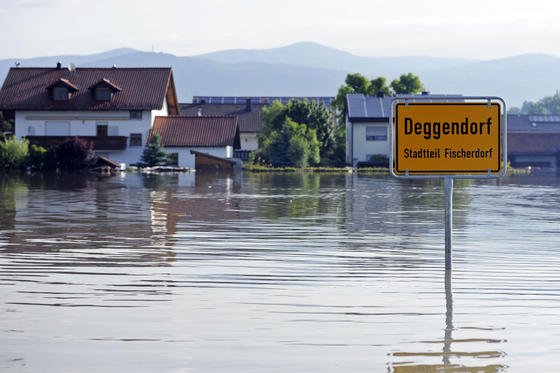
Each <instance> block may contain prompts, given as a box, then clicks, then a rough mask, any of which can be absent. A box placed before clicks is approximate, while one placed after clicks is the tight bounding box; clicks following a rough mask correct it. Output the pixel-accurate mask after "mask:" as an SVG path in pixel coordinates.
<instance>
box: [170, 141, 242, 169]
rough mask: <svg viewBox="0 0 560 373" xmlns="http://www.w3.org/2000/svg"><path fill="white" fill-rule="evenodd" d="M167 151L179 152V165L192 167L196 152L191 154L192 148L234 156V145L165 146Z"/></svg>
mask: <svg viewBox="0 0 560 373" xmlns="http://www.w3.org/2000/svg"><path fill="white" fill-rule="evenodd" d="M164 150H165V152H167V153H169V154H171V153H177V154H178V155H179V164H178V166H179V167H190V168H195V164H194V163H195V162H194V158H195V156H194V154H191V150H195V151H198V152H201V153H206V154H210V155H213V156H215V157H220V158H232V157H233V147H231V146H223V147H213V148H202V147H193V148H165V149H164Z"/></svg>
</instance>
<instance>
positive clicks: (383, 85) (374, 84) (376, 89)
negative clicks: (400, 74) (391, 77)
mask: <svg viewBox="0 0 560 373" xmlns="http://www.w3.org/2000/svg"><path fill="white" fill-rule="evenodd" d="M378 93H383V94H384V95H387V96H390V95H391V94H393V92H392V90H391V87H389V86H388V85H387V79H385V78H384V77H382V76H380V77H378V78H375V79H372V80H371V82H370V87H369V90H368V94H370V95H376V94H378Z"/></svg>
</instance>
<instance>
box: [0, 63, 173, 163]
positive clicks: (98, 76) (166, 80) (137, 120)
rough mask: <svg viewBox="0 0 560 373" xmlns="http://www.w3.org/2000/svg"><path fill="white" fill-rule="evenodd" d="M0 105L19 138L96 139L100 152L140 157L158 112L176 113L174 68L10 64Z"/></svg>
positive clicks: (125, 159)
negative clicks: (25, 65)
mask: <svg viewBox="0 0 560 373" xmlns="http://www.w3.org/2000/svg"><path fill="white" fill-rule="evenodd" d="M0 110H3V111H4V113H8V115H9V116H10V115H11V116H12V117H13V118H14V120H15V136H16V138H27V139H28V140H29V142H30V143H31V144H37V145H41V146H44V147H49V146H52V145H56V144H58V143H60V142H62V141H64V140H65V139H67V138H68V137H74V136H77V137H80V138H84V139H87V140H89V141H92V142H93V144H94V149H95V151H96V153H97V154H98V155H101V156H105V157H108V158H110V159H112V160H113V161H115V162H118V163H125V164H131V163H136V162H138V161H139V160H140V156H141V154H142V151H143V149H144V146H145V144H146V140H147V138H148V135H149V131H150V130H151V128H152V127H153V124H154V120H155V118H156V116H162V115H164V116H165V115H177V114H178V113H179V107H178V102H177V94H176V92H175V85H174V81H173V74H172V71H171V68H63V67H62V66H61V64H60V63H58V64H57V66H56V67H53V68H21V67H17V68H11V69H10V71H9V72H8V75H7V77H6V80H5V81H4V84H3V86H2V89H1V90H0Z"/></svg>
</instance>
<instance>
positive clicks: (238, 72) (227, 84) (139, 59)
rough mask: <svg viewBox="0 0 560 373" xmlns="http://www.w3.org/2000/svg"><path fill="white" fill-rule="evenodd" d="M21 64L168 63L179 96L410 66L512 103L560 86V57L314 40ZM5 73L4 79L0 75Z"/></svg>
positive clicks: (261, 91)
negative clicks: (419, 52)
mask: <svg viewBox="0 0 560 373" xmlns="http://www.w3.org/2000/svg"><path fill="white" fill-rule="evenodd" d="M16 61H18V62H19V63H20V66H21V67H32V66H42V67H45V66H53V67H54V66H55V65H56V63H57V61H62V63H63V65H68V64H69V63H73V64H74V65H76V66H78V67H87V66H96V67H104V66H107V67H110V66H113V65H117V66H120V67H152V66H171V67H172V68H173V73H174V77H175V83H176V88H177V94H178V95H179V100H180V101H181V102H190V101H191V100H192V96H193V95H213V96H233V95H236V96H245V95H246V96H335V95H336V92H337V90H338V87H339V86H340V85H341V84H343V82H344V78H345V77H346V74H347V73H351V72H360V73H362V74H364V75H366V76H367V77H369V78H375V77H378V76H385V77H386V78H387V79H388V80H389V81H390V80H392V79H394V78H397V77H398V76H399V75H400V74H403V73H408V72H412V73H414V74H416V75H418V76H420V79H421V80H422V82H423V83H424V85H425V86H426V88H427V90H429V91H430V92H432V93H442V94H464V95H483V96H501V97H503V98H504V99H505V100H506V104H507V105H508V106H521V104H522V103H523V101H525V100H531V101H536V100H538V99H540V98H542V97H544V96H550V95H552V94H554V93H555V92H556V90H558V89H560V58H558V57H555V56H551V55H545V54H525V55H519V56H513V57H510V58H504V59H496V60H488V61H481V60H472V59H458V58H434V57H361V56H356V55H353V54H351V53H348V52H345V51H341V50H338V49H334V48H330V47H326V46H323V45H321V44H317V43H310V42H302V43H296V44H292V45H288V46H285V47H281V48H273V49H261V50H253V49H234V50H224V51H219V52H213V53H207V54H201V55H196V56H187V57H180V56H175V55H172V54H167V53H161V52H160V53H156V52H142V51H138V50H134V49H130V48H121V49H115V50H111V51H108V52H104V53H98V54H91V55H62V56H50V57H36V58H29V59H18V58H11V59H5V60H0V76H2V77H3V76H5V75H6V73H7V71H8V69H9V68H10V67H13V66H14V63H15V62H16ZM2 79H3V78H2Z"/></svg>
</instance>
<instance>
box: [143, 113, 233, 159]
mask: <svg viewBox="0 0 560 373" xmlns="http://www.w3.org/2000/svg"><path fill="white" fill-rule="evenodd" d="M154 132H155V133H157V134H158V135H160V137H161V143H162V145H163V147H164V150H165V152H167V153H169V154H171V155H172V158H174V159H175V163H176V164H177V166H179V167H189V168H195V155H194V154H192V153H191V150H194V151H195V152H199V153H204V154H207V155H210V156H214V157H218V158H232V157H233V151H234V149H239V146H240V137H239V125H238V122H237V117H227V116H221V117H219V116H216V117H199V116H196V117H187V116H173V117H165V116H161V117H156V119H155V122H154V127H153V129H152V131H151V132H150V135H149V138H148V141H149V140H150V137H151V136H152V134H153V133H154Z"/></svg>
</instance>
